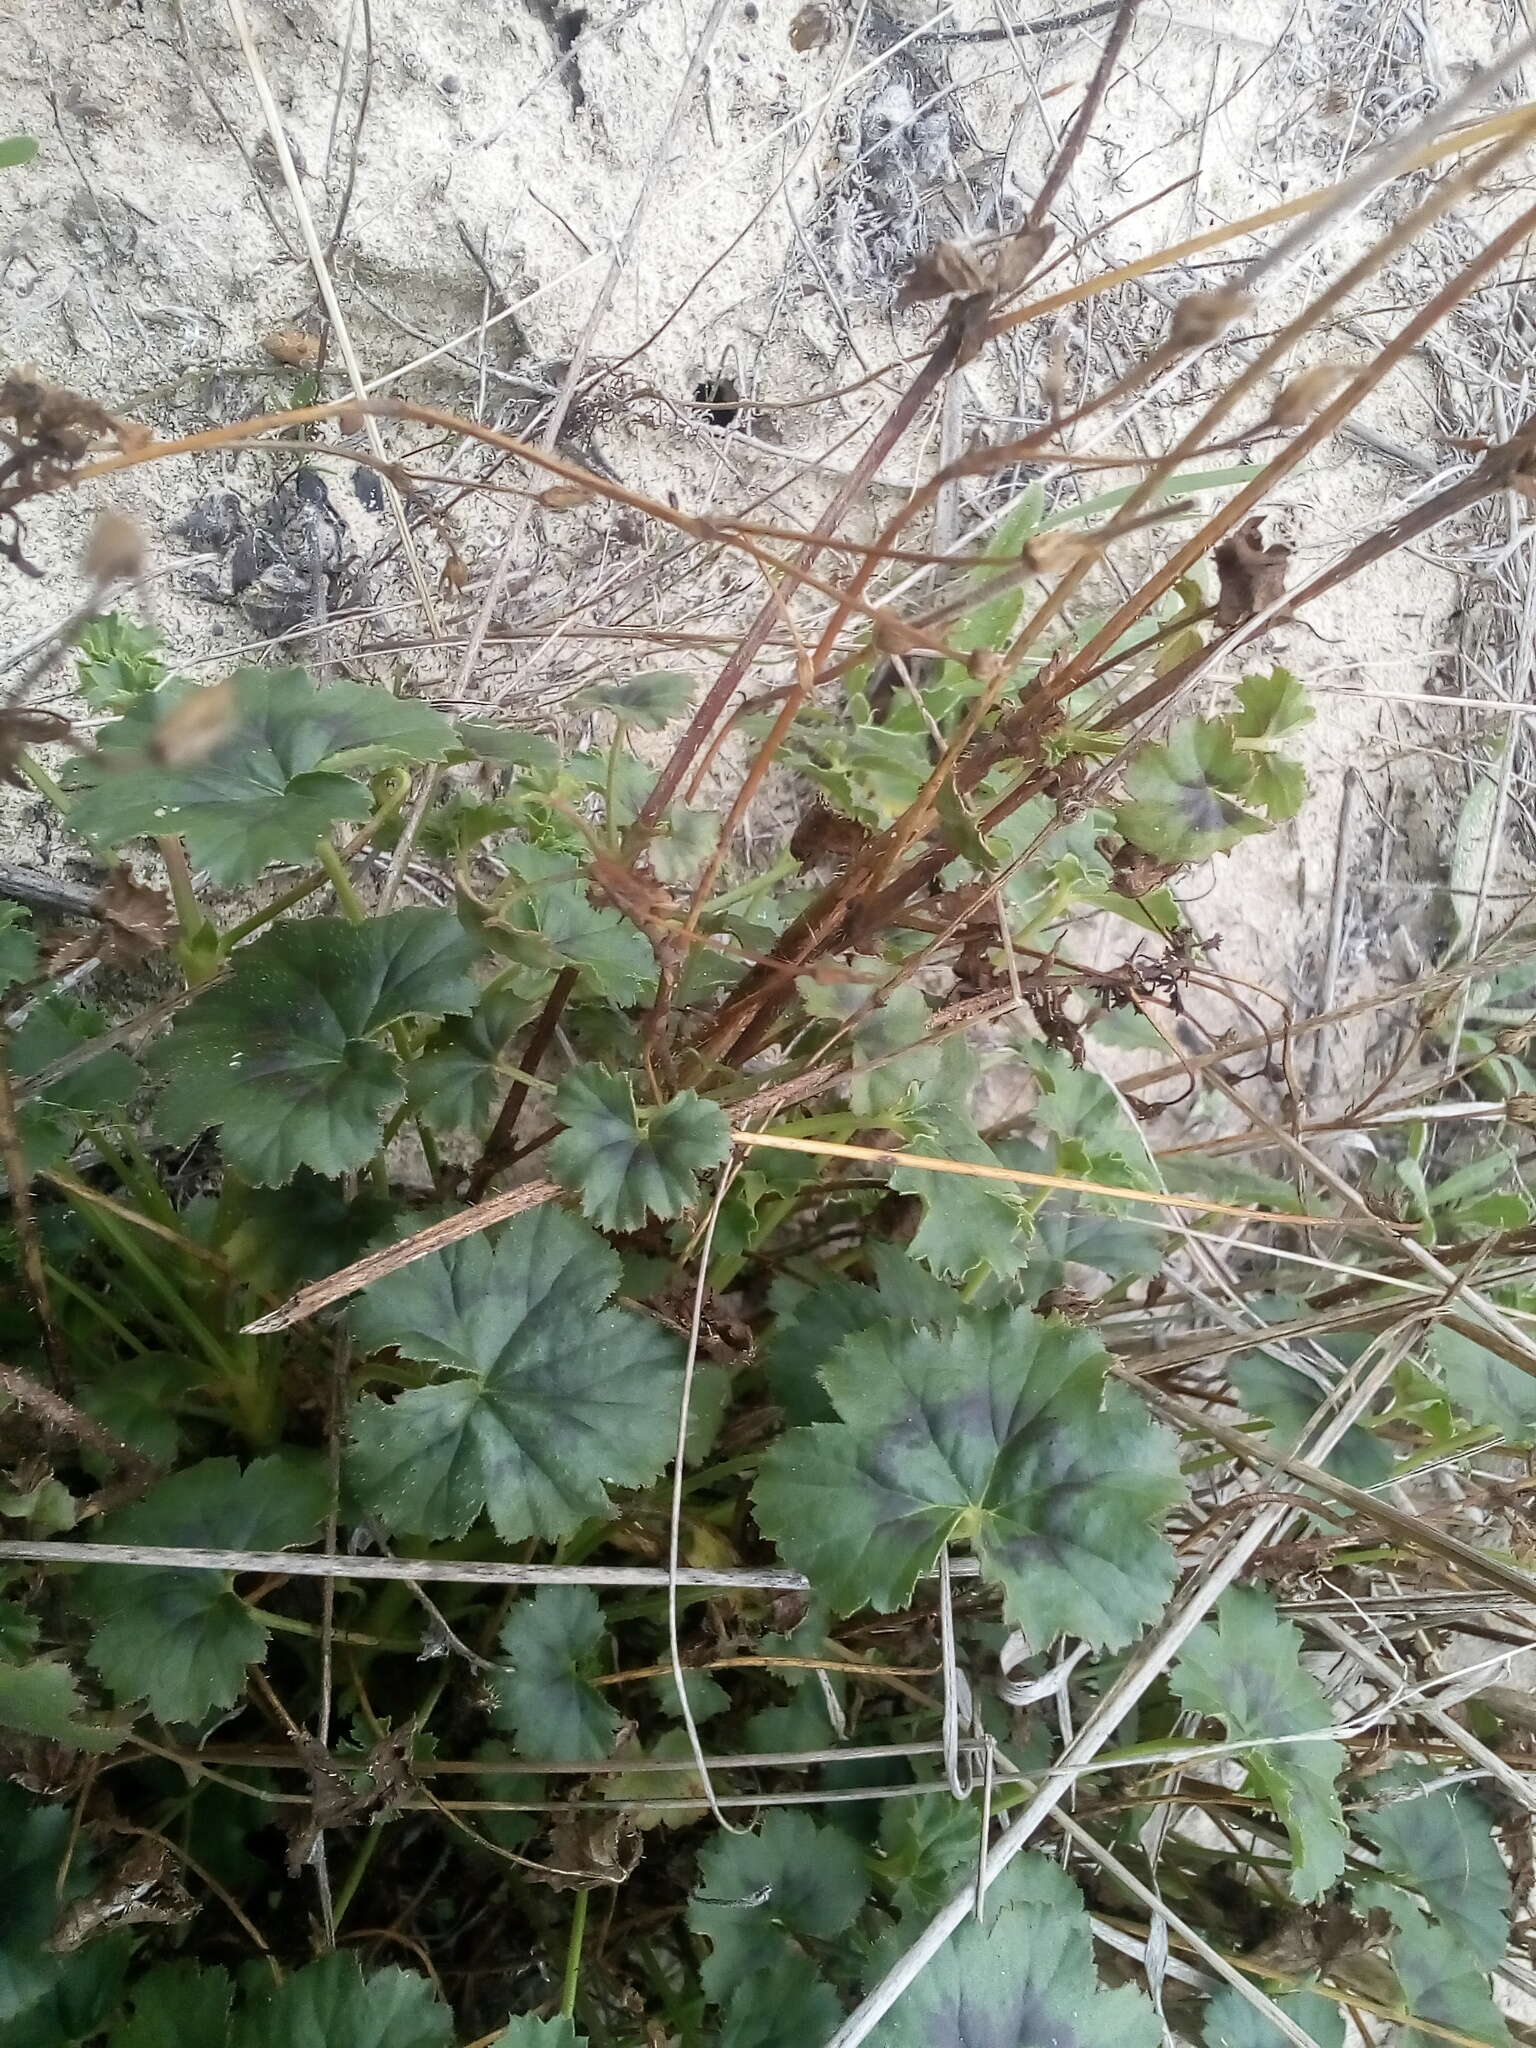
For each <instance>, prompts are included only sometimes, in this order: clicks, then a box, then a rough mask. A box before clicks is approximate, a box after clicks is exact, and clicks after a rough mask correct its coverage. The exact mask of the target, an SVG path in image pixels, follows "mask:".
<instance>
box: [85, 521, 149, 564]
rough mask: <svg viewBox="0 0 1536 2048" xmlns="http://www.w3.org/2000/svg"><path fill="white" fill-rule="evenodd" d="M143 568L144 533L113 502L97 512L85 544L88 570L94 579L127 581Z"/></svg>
mask: <svg viewBox="0 0 1536 2048" xmlns="http://www.w3.org/2000/svg"><path fill="white" fill-rule="evenodd" d="M143 568H144V536H143V535H142V534H141V533H140V531H139V529H138V527H137V526H135V525H134V523H133V521H132V520H131V519H129V518H128V517H127V516H126V514H124V513H122V512H114V511H113V509H112V507H111V506H110V505H107V506H104V507H103V508H102V510H101V511H100V512H98V513H97V514H96V517H95V520H94V521H93V522H92V525H91V537H90V539H89V540H88V541H87V542H86V546H85V573H86V575H87V576H89V577H90V579H91V581H92V582H93V583H124V582H126V581H127V580H128V578H129V577H130V576H138V575H140V574H141V573H142V571H143Z"/></svg>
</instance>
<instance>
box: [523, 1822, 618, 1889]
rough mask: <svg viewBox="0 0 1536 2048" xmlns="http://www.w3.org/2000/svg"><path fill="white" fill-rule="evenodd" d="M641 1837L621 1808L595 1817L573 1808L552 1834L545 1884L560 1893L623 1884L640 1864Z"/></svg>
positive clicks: (557, 1823)
mask: <svg viewBox="0 0 1536 2048" xmlns="http://www.w3.org/2000/svg"><path fill="white" fill-rule="evenodd" d="M640 1849H641V1842H640V1834H639V1830H638V1829H637V1828H636V1826H635V1824H634V1821H633V1819H632V1818H631V1816H630V1815H629V1813H628V1812H627V1811H626V1810H625V1809H624V1808H623V1807H620V1806H616V1807H614V1808H613V1810H612V1811H611V1812H606V1813H593V1812H591V1811H589V1810H586V1809H583V1808H581V1807H572V1808H570V1809H569V1810H568V1811H567V1812H565V1813H563V1814H562V1815H561V1816H560V1818H559V1819H558V1820H557V1821H556V1822H555V1824H554V1826H553V1828H551V1830H550V1837H549V1860H548V1862H547V1863H546V1864H545V1866H544V1869H545V1882H546V1883H547V1884H549V1885H550V1886H551V1887H552V1888H553V1889H554V1890H555V1891H557V1892H582V1891H591V1890H593V1889H594V1888H595V1887H596V1886H598V1885H600V1884H622V1883H623V1882H624V1880H625V1878H627V1877H628V1876H629V1874H630V1872H631V1871H632V1870H633V1869H634V1867H635V1865H636V1864H637V1863H638V1862H639V1861H640Z"/></svg>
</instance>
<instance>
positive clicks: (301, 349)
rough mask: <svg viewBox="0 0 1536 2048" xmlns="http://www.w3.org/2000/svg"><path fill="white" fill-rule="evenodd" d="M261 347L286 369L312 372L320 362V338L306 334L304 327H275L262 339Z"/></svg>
mask: <svg viewBox="0 0 1536 2048" xmlns="http://www.w3.org/2000/svg"><path fill="white" fill-rule="evenodd" d="M261 345H262V347H263V348H264V349H265V350H266V352H267V354H268V355H269V356H270V357H271V358H272V360H273V362H274V363H282V364H283V365H284V367H285V368H286V369H290V370H312V369H313V368H314V367H315V365H316V363H318V362H319V360H320V337H319V336H318V335H316V334H306V333H305V332H304V329H303V328H302V327H274V328H273V330H272V332H271V333H270V334H264V335H263V336H262V337H261Z"/></svg>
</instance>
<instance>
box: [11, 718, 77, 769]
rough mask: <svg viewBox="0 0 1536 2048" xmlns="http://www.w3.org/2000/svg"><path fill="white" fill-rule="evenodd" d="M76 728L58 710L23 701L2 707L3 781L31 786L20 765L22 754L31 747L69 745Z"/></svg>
mask: <svg viewBox="0 0 1536 2048" xmlns="http://www.w3.org/2000/svg"><path fill="white" fill-rule="evenodd" d="M74 730H75V729H74V727H73V726H72V725H71V724H70V722H69V720H68V719H67V718H65V717H64V716H63V715H62V714H61V713H60V712H57V711H38V710H34V709H31V708H30V707H28V706H27V705H24V704H13V705H11V706H9V707H8V708H7V709H4V710H0V782H8V783H9V784H10V785H11V787H12V788H13V789H30V788H31V787H32V785H31V783H29V782H28V780H27V778H26V776H25V775H23V774H22V772H21V768H20V765H19V763H20V757H21V756H22V754H24V753H25V752H26V750H27V748H28V747H46V746H65V745H68V744H69V743H70V742H71V741H72V740H73V738H74Z"/></svg>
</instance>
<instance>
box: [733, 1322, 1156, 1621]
mask: <svg viewBox="0 0 1536 2048" xmlns="http://www.w3.org/2000/svg"><path fill="white" fill-rule="evenodd" d="M1107 1364H1108V1359H1107V1357H1106V1354H1105V1352H1104V1350H1103V1348H1102V1347H1101V1346H1100V1345H1099V1343H1098V1342H1097V1341H1096V1340H1095V1339H1094V1338H1093V1337H1092V1336H1091V1335H1090V1334H1089V1333H1088V1332H1087V1331H1084V1330H1077V1329H1073V1328H1071V1327H1070V1326H1069V1325H1067V1324H1065V1323H1062V1322H1059V1321H1054V1320H1051V1321H1046V1320H1042V1319H1041V1318H1039V1317H1037V1316H1033V1315H1030V1314H1029V1313H1028V1312H1027V1311H1025V1310H1006V1309H997V1310H990V1311H984V1312H981V1311H973V1312H971V1313H970V1314H968V1315H966V1316H965V1318H964V1319H963V1320H962V1321H960V1322H958V1323H956V1324H955V1325H953V1326H952V1327H950V1328H948V1329H943V1330H937V1331H934V1330H920V1329H913V1328H911V1327H904V1326H902V1325H898V1324H888V1325H886V1326H885V1327H883V1328H880V1329H875V1330H871V1331H868V1332H865V1333H863V1334H859V1335H855V1336H853V1337H851V1338H849V1339H848V1340H847V1341H846V1342H845V1343H844V1344H843V1346H842V1348H841V1349H840V1350H839V1351H838V1352H837V1354H836V1355H835V1357H834V1358H833V1359H832V1360H831V1361H830V1363H829V1364H828V1365H827V1367H826V1368H825V1371H824V1374H823V1378H824V1380H825V1383H826V1387H827V1391H828V1393H829V1394H830V1396H831V1399H832V1403H833V1406H834V1407H835V1408H836V1410H837V1412H838V1414H839V1416H840V1417H841V1418H842V1420H841V1421H840V1422H836V1423H817V1424H813V1425H812V1426H811V1427H810V1428H808V1429H797V1430H792V1431H790V1432H789V1434H788V1435H786V1436H785V1437H783V1438H781V1439H780V1441H779V1442H778V1443H776V1444H775V1445H773V1446H772V1447H771V1449H770V1450H769V1451H768V1452H767V1453H766V1455H765V1456H764V1458H763V1460H762V1463H761V1466H760V1468H759V1473H758V1479H757V1485H756V1488H755V1491H754V1496H753V1497H754V1501H755V1503H756V1511H757V1519H758V1523H759V1526H760V1527H761V1528H762V1530H763V1532H764V1534H765V1535H767V1536H769V1537H770V1538H771V1539H772V1540H773V1542H774V1543H775V1544H776V1545H777V1546H778V1548H779V1550H780V1551H781V1552H782V1553H783V1555H784V1557H785V1558H786V1559H788V1561H789V1562H790V1563H791V1564H793V1565H796V1566H798V1567H799V1568H800V1569H801V1570H802V1571H804V1572H805V1573H806V1574H807V1575H808V1576H809V1577H810V1578H811V1580H812V1581H813V1582H814V1584H815V1585H816V1587H817V1589H818V1591H820V1592H821V1593H823V1594H824V1595H825V1596H826V1598H827V1599H828V1600H830V1601H831V1603H832V1605H833V1606H834V1607H835V1608H836V1609H837V1610H838V1612H839V1613H844V1614H846V1613H851V1612H852V1611H853V1610H854V1609H855V1608H858V1607H862V1606H866V1605H868V1606H872V1607H876V1608H879V1609H881V1610H883V1611H886V1612H889V1611H890V1610H891V1609H893V1608H897V1607H901V1606H903V1605H904V1604H905V1603H906V1602H907V1600H909V1599H910V1598H911V1595H912V1589H913V1587H914V1586H915V1585H916V1583H917V1580H918V1577H919V1575H920V1574H921V1573H923V1572H925V1571H928V1570H931V1569H932V1567H933V1566H934V1564H935V1563H936V1562H937V1560H938V1555H939V1552H940V1550H941V1549H942V1548H943V1546H944V1545H945V1544H946V1543H951V1542H959V1543H969V1544H970V1546H971V1548H972V1549H973V1550H974V1552H975V1554H976V1556H977V1557H978V1559H979V1560H980V1563H981V1568H982V1573H983V1576H984V1577H985V1578H987V1579H989V1580H992V1581H995V1582H997V1583H998V1584H1000V1585H1001V1586H1002V1588H1003V1607H1004V1613H1005V1615H1006V1616H1007V1618H1008V1619H1009V1621H1011V1622H1012V1623H1013V1624H1015V1625H1016V1626H1017V1627H1019V1628H1022V1629H1023V1630H1024V1631H1025V1633H1026V1634H1027V1635H1028V1636H1029V1638H1030V1639H1031V1641H1033V1642H1037V1643H1042V1644H1043V1643H1046V1642H1048V1641H1049V1640H1050V1639H1051V1638H1052V1637H1053V1636H1055V1635H1058V1634H1060V1633H1062V1632H1063V1631H1065V1632H1066V1633H1067V1634H1070V1635H1075V1636H1080V1637H1082V1638H1084V1639H1085V1640H1086V1641H1089V1642H1092V1643H1095V1644H1101V1645H1104V1646H1107V1647H1116V1646H1118V1645H1120V1644H1122V1643H1127V1642H1129V1641H1130V1640H1131V1638H1132V1637H1133V1636H1134V1635H1135V1634H1136V1632H1137V1631H1138V1629H1140V1628H1142V1627H1143V1626H1145V1624H1146V1623H1147V1622H1149V1621H1150V1620H1152V1618H1153V1617H1154V1616H1155V1615H1156V1614H1157V1613H1158V1612H1159V1611H1160V1610H1161V1608H1162V1605H1163V1603H1164V1601H1165V1600H1166V1598H1167V1595H1168V1592H1169V1590H1170V1588H1171V1587H1172V1584H1173V1577H1174V1561H1173V1555H1172V1552H1171V1551H1170V1550H1169V1548H1168V1546H1167V1544H1166V1543H1165V1542H1164V1541H1163V1539H1162V1536H1161V1534H1160V1533H1159V1531H1160V1524H1161V1522H1162V1519H1163V1517H1164V1515H1165V1514H1166V1513H1167V1512H1168V1510H1169V1509H1170V1508H1171V1507H1172V1506H1173V1505H1174V1503H1175V1502H1176V1501H1178V1500H1179V1499H1180V1498H1181V1497H1182V1495H1183V1491H1184V1489H1183V1484H1182V1481H1181V1480H1180V1477H1179V1471H1178V1459H1177V1455H1176V1447H1175V1445H1174V1442H1173V1439H1172V1438H1171V1437H1169V1436H1168V1435H1167V1434H1166V1433H1165V1432H1164V1431H1163V1430H1161V1429H1159V1428H1157V1427H1155V1426H1154V1425H1153V1424H1152V1423H1151V1422H1149V1421H1148V1420H1147V1418H1146V1415H1145V1413H1144V1412H1143V1410H1142V1409H1141V1407H1140V1405H1139V1404H1138V1403H1137V1402H1136V1400H1135V1399H1134V1397H1133V1396H1132V1395H1130V1394H1129V1393H1127V1392H1126V1391H1125V1389H1123V1388H1121V1387H1119V1386H1117V1385H1114V1384H1113V1383H1111V1384H1108V1385H1106V1383H1105V1377H1104V1375H1105V1369H1106V1367H1107Z"/></svg>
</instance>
